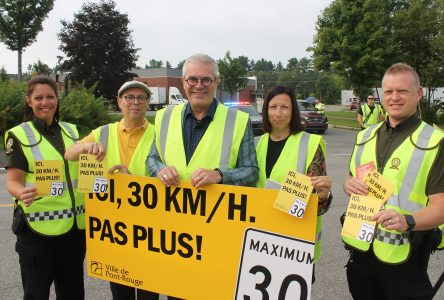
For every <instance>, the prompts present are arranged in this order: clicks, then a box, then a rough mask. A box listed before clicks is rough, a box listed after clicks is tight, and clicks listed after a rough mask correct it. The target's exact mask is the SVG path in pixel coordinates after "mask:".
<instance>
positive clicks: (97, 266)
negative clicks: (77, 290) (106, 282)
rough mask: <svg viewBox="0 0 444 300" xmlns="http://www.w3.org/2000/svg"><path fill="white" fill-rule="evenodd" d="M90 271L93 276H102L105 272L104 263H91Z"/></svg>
mask: <svg viewBox="0 0 444 300" xmlns="http://www.w3.org/2000/svg"><path fill="white" fill-rule="evenodd" d="M90 270H91V273H92V274H95V275H98V276H102V270H103V267H102V263H100V262H98V261H91V264H90Z"/></svg>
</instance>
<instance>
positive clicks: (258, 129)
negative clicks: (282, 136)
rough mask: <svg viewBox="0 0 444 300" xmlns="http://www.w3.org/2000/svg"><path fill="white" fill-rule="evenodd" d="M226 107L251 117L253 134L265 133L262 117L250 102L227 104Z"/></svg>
mask: <svg viewBox="0 0 444 300" xmlns="http://www.w3.org/2000/svg"><path fill="white" fill-rule="evenodd" d="M224 104H225V105H227V106H229V107H233V108H235V109H238V110H240V111H243V112H246V113H247V114H249V115H250V122H251V127H252V128H253V134H254V135H255V136H256V135H261V134H263V133H264V132H263V131H262V116H261V115H260V114H259V112H258V111H257V109H256V108H254V107H253V106H252V105H251V104H250V102H244V101H240V102H237V101H236V102H225V103H224Z"/></svg>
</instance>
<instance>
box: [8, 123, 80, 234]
mask: <svg viewBox="0 0 444 300" xmlns="http://www.w3.org/2000/svg"><path fill="white" fill-rule="evenodd" d="M59 125H60V127H61V130H62V138H63V143H64V145H65V149H67V148H68V147H69V146H71V145H72V144H74V141H75V140H77V139H78V136H79V134H78V132H77V129H76V127H75V126H74V125H72V124H69V123H65V122H59ZM9 134H13V135H14V136H15V137H16V138H17V139H18V140H19V141H20V143H21V148H22V150H23V153H24V155H25V157H26V159H27V161H28V168H29V171H28V172H27V173H26V175H25V186H34V185H35V175H34V161H35V160H62V161H63V166H64V168H63V171H64V172H63V173H62V180H63V194H62V195H61V196H44V197H41V198H38V199H36V200H35V201H34V202H33V203H32V205H30V206H25V205H24V204H23V202H22V201H20V199H17V200H18V205H20V207H21V209H23V211H24V213H25V218H26V222H27V223H28V225H29V227H30V228H31V229H32V230H33V231H35V232H37V233H39V234H41V235H47V236H57V235H61V234H64V233H66V232H68V231H69V230H70V229H71V228H72V227H73V226H74V223H75V224H77V227H78V228H79V229H84V228H85V201H84V195H83V194H81V193H79V192H78V191H77V177H78V162H74V161H73V162H71V161H70V162H68V161H66V160H64V158H63V155H61V154H60V153H59V152H58V151H57V150H56V149H55V148H54V147H53V146H52V145H51V143H50V142H49V141H48V140H47V139H46V138H45V137H44V136H43V135H41V133H40V132H39V131H38V130H37V129H36V128H35V127H34V124H33V123H32V122H30V121H29V122H25V123H22V124H20V125H18V126H16V127H14V128H12V129H11V130H9V131H8V132H7V133H6V134H5V140H6V139H7V138H8V137H9Z"/></svg>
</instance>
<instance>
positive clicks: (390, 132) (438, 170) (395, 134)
mask: <svg viewBox="0 0 444 300" xmlns="http://www.w3.org/2000/svg"><path fill="white" fill-rule="evenodd" d="M420 123H421V120H420V119H419V118H418V116H417V115H416V114H414V115H412V116H411V117H410V118H408V119H407V120H405V121H404V122H401V123H400V124H398V125H397V126H395V127H391V126H390V123H389V122H388V120H386V121H385V122H384V124H383V125H382V126H381V128H380V129H379V131H378V142H377V145H376V153H377V162H378V166H379V170H378V171H379V172H380V173H382V169H383V168H384V166H385V164H386V163H387V160H388V159H389V158H390V156H391V155H392V154H393V152H394V151H395V149H396V148H398V147H399V146H400V145H401V144H402V143H403V142H404V141H405V140H406V139H409V136H410V135H411V134H412V133H413V132H414V131H415V130H416V129H417V128H418V126H419V125H420ZM443 143H444V141H443V140H441V144H440V146H439V151H438V154H437V156H436V159H435V162H434V163H433V166H432V169H431V170H430V173H429V176H428V178H427V186H426V194H427V195H433V194H437V193H444V168H443V166H444V152H443ZM389 163H390V162H389Z"/></svg>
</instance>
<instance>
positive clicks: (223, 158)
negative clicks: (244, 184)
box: [219, 108, 248, 170]
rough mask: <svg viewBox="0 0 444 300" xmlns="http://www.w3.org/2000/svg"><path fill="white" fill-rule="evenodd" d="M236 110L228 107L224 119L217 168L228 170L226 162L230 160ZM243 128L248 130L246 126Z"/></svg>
mask: <svg viewBox="0 0 444 300" xmlns="http://www.w3.org/2000/svg"><path fill="white" fill-rule="evenodd" d="M236 115H237V111H236V110H235V109H234V108H229V109H228V112H227V119H226V120H225V128H224V137H223V139H222V151H221V152H220V160H219V168H221V169H222V170H228V163H229V161H230V152H231V151H230V150H231V145H232V144H233V136H234V123H235V122H236ZM245 130H248V128H246V129H245Z"/></svg>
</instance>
